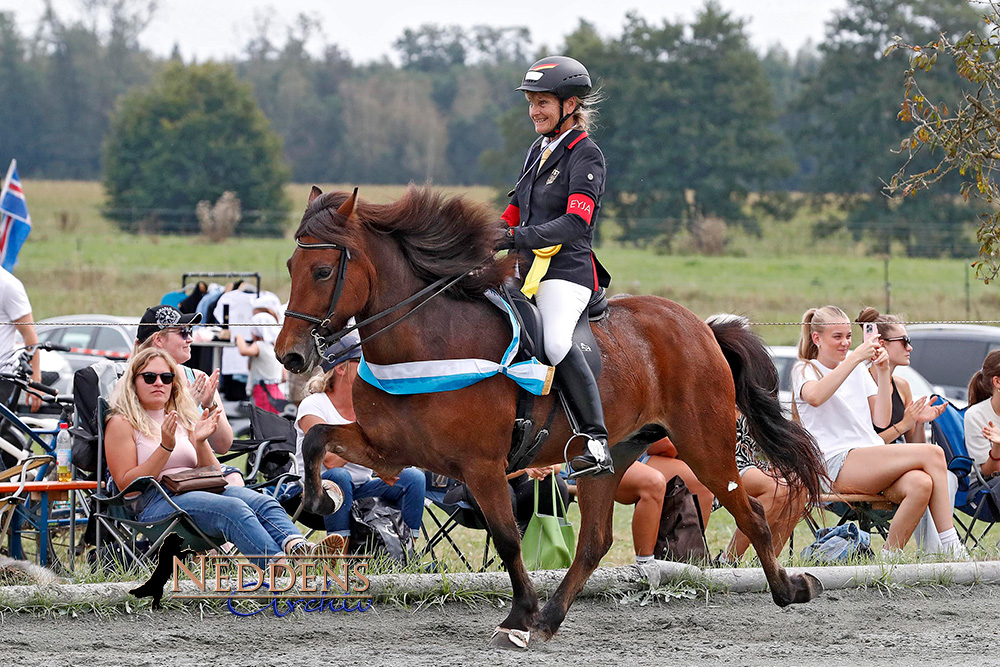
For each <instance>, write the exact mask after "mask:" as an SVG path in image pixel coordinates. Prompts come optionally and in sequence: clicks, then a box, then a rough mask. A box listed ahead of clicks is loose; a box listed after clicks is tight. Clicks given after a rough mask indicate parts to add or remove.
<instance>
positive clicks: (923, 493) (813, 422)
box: [792, 306, 965, 556]
mask: <svg viewBox="0 0 1000 667" xmlns="http://www.w3.org/2000/svg"><path fill="white" fill-rule="evenodd" d="M798 352H799V361H798V362H796V364H795V366H794V367H793V368H792V390H793V394H794V399H795V408H796V410H797V411H798V415H799V419H800V420H801V422H802V425H803V426H804V427H805V428H806V429H808V430H809V432H810V433H812V435H813V437H815V438H816V444H817V445H818V446H819V448H820V451H821V452H822V454H823V458H824V459H825V460H826V467H827V474H828V475H829V478H830V484H831V489H832V490H833V491H834V492H836V493H866V494H878V493H881V494H882V495H884V496H885V497H886V498H888V499H889V500H891V501H893V502H895V503H897V504H898V505H899V507H898V509H897V510H896V514H895V516H894V517H893V520H892V525H891V526H890V529H889V535H888V537H887V539H886V543H885V550H886V551H889V552H896V551H900V550H902V548H903V546H904V545H905V544H906V543H907V541H909V539H910V535H911V534H912V533H913V530H914V528H916V526H917V523H918V522H919V521H920V517H921V516H922V515H923V513H924V510H926V509H928V508H930V511H931V515H932V516H933V517H934V523H935V525H936V526H937V527H938V530H939V531H940V532H939V537H940V539H941V549H942V550H943V551H947V552H950V553H954V554H956V555H959V556H964V555H965V548H964V547H963V546H962V544H961V542H959V539H958V535H957V533H956V532H955V526H954V523H953V522H952V518H951V499H950V498H949V496H948V475H947V467H946V466H945V459H944V452H943V451H942V450H941V448H940V447H938V446H937V445H922V444H905V445H902V444H886V443H885V442H884V441H883V440H882V438H880V437H879V436H878V435H877V434H876V433H875V430H874V429H873V428H872V423H876V424H886V423H889V420H890V416H891V411H892V404H891V395H892V384H891V376H890V371H889V357H888V354H887V353H886V350H885V348H884V347H883V345H882V342H881V340H880V339H879V337H878V336H876V337H875V338H873V339H871V340H869V341H865V342H863V343H861V344H860V345H858V346H857V347H856V348H854V350H853V351H852V350H851V324H850V318H849V317H848V316H847V314H846V313H844V311H843V310H841V309H840V308H837V307H836V306H824V307H823V308H810V309H809V310H808V311H806V313H805V315H804V316H803V318H802V333H801V335H800V337H799V350H798ZM867 362H871V364H872V366H873V368H874V369H875V373H874V375H875V379H874V380H873V379H872V375H871V374H869V372H868V369H867V368H866V363H867Z"/></svg>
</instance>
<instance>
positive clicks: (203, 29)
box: [0, 0, 847, 63]
mask: <svg viewBox="0 0 1000 667" xmlns="http://www.w3.org/2000/svg"><path fill="white" fill-rule="evenodd" d="M846 1H847V0H718V2H719V4H720V5H721V6H722V7H723V8H724V9H726V10H728V11H731V12H733V13H734V14H735V15H736V16H739V17H744V18H746V19H748V21H749V25H748V30H749V34H750V37H751V40H752V43H753V45H754V46H755V47H756V48H757V49H758V50H760V51H763V50H764V49H765V48H767V47H768V46H769V45H771V44H774V43H776V42H779V43H781V44H782V45H784V47H785V48H786V49H788V50H789V51H790V52H792V53H794V52H795V51H797V50H798V48H799V47H800V46H801V45H802V44H803V43H805V41H806V40H807V39H812V40H813V42H817V43H818V42H820V41H822V39H823V34H824V28H825V24H826V22H827V21H829V20H830V18H831V17H832V16H833V14H834V11H835V10H838V9H842V8H843V7H844V6H845V5H846ZM52 2H53V5H54V7H55V8H56V10H57V13H58V14H59V15H60V16H72V15H78V14H79V9H78V8H79V7H80V5H81V0H52ZM704 4H705V2H704V0H624V1H619V0H573V1H572V2H558V3H553V2H540V1H539V0H534V1H531V2H528V1H526V0H499V1H497V2H488V1H482V0H480V1H471V2H454V1H453V2H446V1H444V0H391V1H388V2H379V1H377V0H376V1H374V2H372V1H369V2H365V1H364V0H349V1H344V0H280V1H278V2H267V1H261V0H159V8H158V9H157V12H156V14H155V17H154V19H153V22H152V23H151V24H150V26H149V28H147V30H146V31H145V32H144V33H143V34H142V36H141V38H140V41H141V42H142V43H143V45H144V46H146V47H147V48H150V49H152V50H153V51H154V52H155V53H157V54H160V55H167V54H169V53H170V50H171V49H172V48H173V46H174V44H175V43H176V44H179V45H180V49H181V53H182V54H183V56H184V57H185V58H186V59H187V58H191V57H192V56H196V57H197V58H198V59H199V60H206V59H209V58H216V59H225V58H227V57H232V56H236V55H238V54H239V53H240V51H241V49H242V47H243V46H244V45H245V44H246V42H247V41H248V40H249V38H250V36H251V35H252V34H253V33H254V25H255V20H254V16H255V14H260V13H263V14H266V15H269V16H271V18H272V25H273V26H274V27H273V28H272V33H271V35H272V40H274V41H276V42H277V43H278V44H282V43H284V38H285V30H284V26H287V25H289V24H291V23H292V21H293V20H294V19H295V17H296V16H297V15H298V14H299V13H302V12H305V13H307V14H309V15H310V16H315V17H317V18H319V19H320V21H321V24H322V30H323V36H322V38H319V39H316V40H314V44H312V45H311V46H312V47H313V48H314V49H315V50H317V51H318V50H319V48H320V47H321V46H322V44H324V43H333V44H336V45H338V46H339V47H340V48H341V49H342V50H345V51H347V53H348V54H349V55H350V56H351V59H352V60H354V62H356V63H361V62H368V61H371V60H377V59H380V58H381V57H382V56H384V55H392V42H393V41H394V40H395V39H396V38H397V37H399V36H400V35H401V34H402V32H403V30H404V29H405V28H412V27H417V26H419V25H422V24H424V23H436V24H439V25H455V24H458V25H464V26H472V25H479V24H487V25H493V26H498V27H499V26H515V25H517V26H528V27H529V28H530V29H531V34H532V37H533V40H534V41H533V44H534V46H535V47H536V48H537V47H540V46H542V45H545V46H548V47H551V49H554V48H556V47H558V46H559V45H560V44H561V43H562V40H563V37H564V36H565V35H566V34H567V33H569V32H571V31H572V30H573V29H574V28H575V27H576V26H577V24H578V23H579V21H580V19H585V20H587V21H589V22H590V23H592V24H594V25H595V26H597V29H598V30H599V31H600V32H601V34H602V35H605V36H607V35H617V34H619V33H620V32H621V27H622V24H623V22H624V17H625V14H626V12H628V11H629V10H632V9H634V10H636V11H638V12H639V14H640V15H641V16H643V17H644V18H646V19H647V20H650V21H655V22H659V21H660V20H662V19H669V20H671V21H673V20H676V19H678V18H681V19H684V20H687V21H689V20H690V19H691V18H693V17H694V15H695V12H696V11H697V10H698V9H699V8H701V7H703V6H704ZM557 7H558V8H565V9H566V10H567V11H566V12H565V13H562V14H560V15H559V16H558V17H557V18H555V19H552V20H550V21H548V22H547V23H542V22H541V21H540V20H539V17H540V16H548V15H550V14H551V13H552V12H553V10H554V9H555V8H557ZM0 10H3V11H13V12H14V13H15V14H16V15H17V23H18V26H19V27H20V29H21V31H22V32H30V31H33V30H34V28H35V26H36V25H37V22H38V18H39V17H40V16H41V13H42V10H43V3H42V1H41V0H0ZM551 49H550V50H551Z"/></svg>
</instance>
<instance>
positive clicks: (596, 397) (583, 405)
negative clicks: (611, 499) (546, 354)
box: [555, 345, 615, 479]
mask: <svg viewBox="0 0 1000 667" xmlns="http://www.w3.org/2000/svg"><path fill="white" fill-rule="evenodd" d="M555 379H556V381H557V382H558V383H559V389H560V391H562V393H563V395H564V396H565V397H566V400H567V401H568V402H569V405H570V408H572V410H573V414H574V415H576V419H577V421H578V422H579V424H578V425H579V427H580V433H581V434H583V435H585V436H587V442H586V444H584V446H583V453H582V454H581V455H580V456H577V457H575V458H574V459H573V460H572V461H571V462H570V466H571V467H572V468H573V469H572V471H571V472H570V474H569V477H570V479H576V478H577V477H584V476H586V475H603V474H605V473H613V472H614V471H615V467H614V465H613V464H612V462H611V450H610V449H609V448H608V429H607V427H606V426H605V425H604V409H603V408H602V407H601V395H600V393H599V392H598V390H597V380H596V379H594V374H593V373H592V372H591V370H590V366H588V365H587V360H586V358H584V356H583V350H581V349H580V348H578V347H576V346H575V345H574V346H573V347H571V348H570V349H569V353H568V354H567V355H566V357H565V358H564V359H563V360H562V361H561V362H559V365H558V366H556V377H555Z"/></svg>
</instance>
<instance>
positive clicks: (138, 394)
mask: <svg viewBox="0 0 1000 667" xmlns="http://www.w3.org/2000/svg"><path fill="white" fill-rule="evenodd" d="M220 412H221V409H220V408H215V409H214V410H209V409H204V410H202V409H199V406H198V405H196V404H195V401H194V399H193V398H192V397H191V394H190V392H188V391H187V389H186V388H185V387H184V385H183V384H182V380H181V375H180V369H179V367H178V365H177V363H176V362H175V361H174V359H173V358H172V357H171V356H170V355H169V354H167V353H166V352H165V351H163V350H160V349H158V348H156V347H149V348H147V349H144V350H142V351H140V352H138V353H137V354H134V355H133V356H132V358H131V359H130V360H129V363H128V366H127V367H126V369H125V374H124V375H123V376H122V378H121V380H120V381H119V382H118V386H117V387H116V388H115V394H114V397H113V399H112V409H111V417H110V419H109V420H108V424H107V428H106V429H105V436H104V441H105V455H106V458H107V464H108V470H109V471H110V472H111V476H112V478H113V479H114V482H115V485H116V486H117V487H118V488H119V489H125V488H126V487H128V485H129V484H131V483H132V482H133V481H135V480H136V479H138V478H139V477H146V476H148V477H153V478H154V479H157V480H159V479H160V478H161V477H162V476H163V475H164V474H167V473H172V472H180V471H184V470H190V469H192V468H199V467H205V466H210V467H215V468H220V466H219V461H218V459H216V458H215V453H214V452H213V451H212V447H211V445H210V444H209V438H210V437H211V435H212V434H213V433H214V432H215V430H216V429H217V428H218V424H219V417H220ZM220 469H221V468H220ZM171 500H172V501H173V502H174V503H176V504H177V505H178V506H179V507H180V508H181V509H183V510H185V511H186V512H187V513H188V514H190V515H191V518H192V519H193V520H194V522H195V523H196V524H197V525H198V527H199V528H201V529H202V530H203V531H204V532H205V533H206V534H207V535H209V536H210V537H214V538H217V539H219V538H221V539H223V540H224V541H228V542H231V543H233V544H234V545H235V546H236V548H237V549H239V550H240V552H242V553H243V554H244V555H246V556H249V557H251V559H252V560H253V561H254V562H255V563H256V564H257V565H262V564H264V563H266V562H267V561H268V560H272V559H276V558H279V557H280V556H281V555H282V553H293V554H298V553H304V554H308V553H311V550H312V548H311V545H309V544H308V543H307V542H306V541H305V539H304V538H303V537H302V533H301V532H300V531H299V529H298V528H296V527H295V525H294V524H293V523H292V522H291V520H290V519H289V518H288V515H287V514H286V513H285V510H284V509H283V508H282V507H281V505H279V504H278V501H277V500H275V499H274V498H272V497H270V496H267V495H264V494H261V493H257V492H255V491H251V490H249V489H247V488H245V487H242V486H233V485H230V486H227V487H226V488H225V490H224V491H223V492H222V493H210V492H205V491H189V492H187V493H182V494H178V495H172V494H171ZM132 511H133V512H134V513H135V515H136V516H137V517H138V518H139V519H140V520H141V521H150V522H153V521H158V520H160V519H163V518H164V517H166V516H168V515H169V514H170V513H172V512H173V511H174V510H173V508H172V507H171V505H170V503H168V502H167V501H166V499H165V498H164V497H163V496H162V495H161V494H160V493H159V492H158V490H157V489H156V488H155V487H150V488H149V489H147V490H146V491H145V492H144V493H143V494H142V495H141V496H140V497H139V498H138V499H136V500H135V501H134V505H133V507H132Z"/></svg>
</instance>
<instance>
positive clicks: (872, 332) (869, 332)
mask: <svg viewBox="0 0 1000 667" xmlns="http://www.w3.org/2000/svg"><path fill="white" fill-rule="evenodd" d="M861 329H862V330H863V331H864V332H865V342H866V343H867V342H868V341H870V340H871V339H873V338H876V337H878V325H877V324H875V323H874V322H865V323H864V324H862V325H861Z"/></svg>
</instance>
